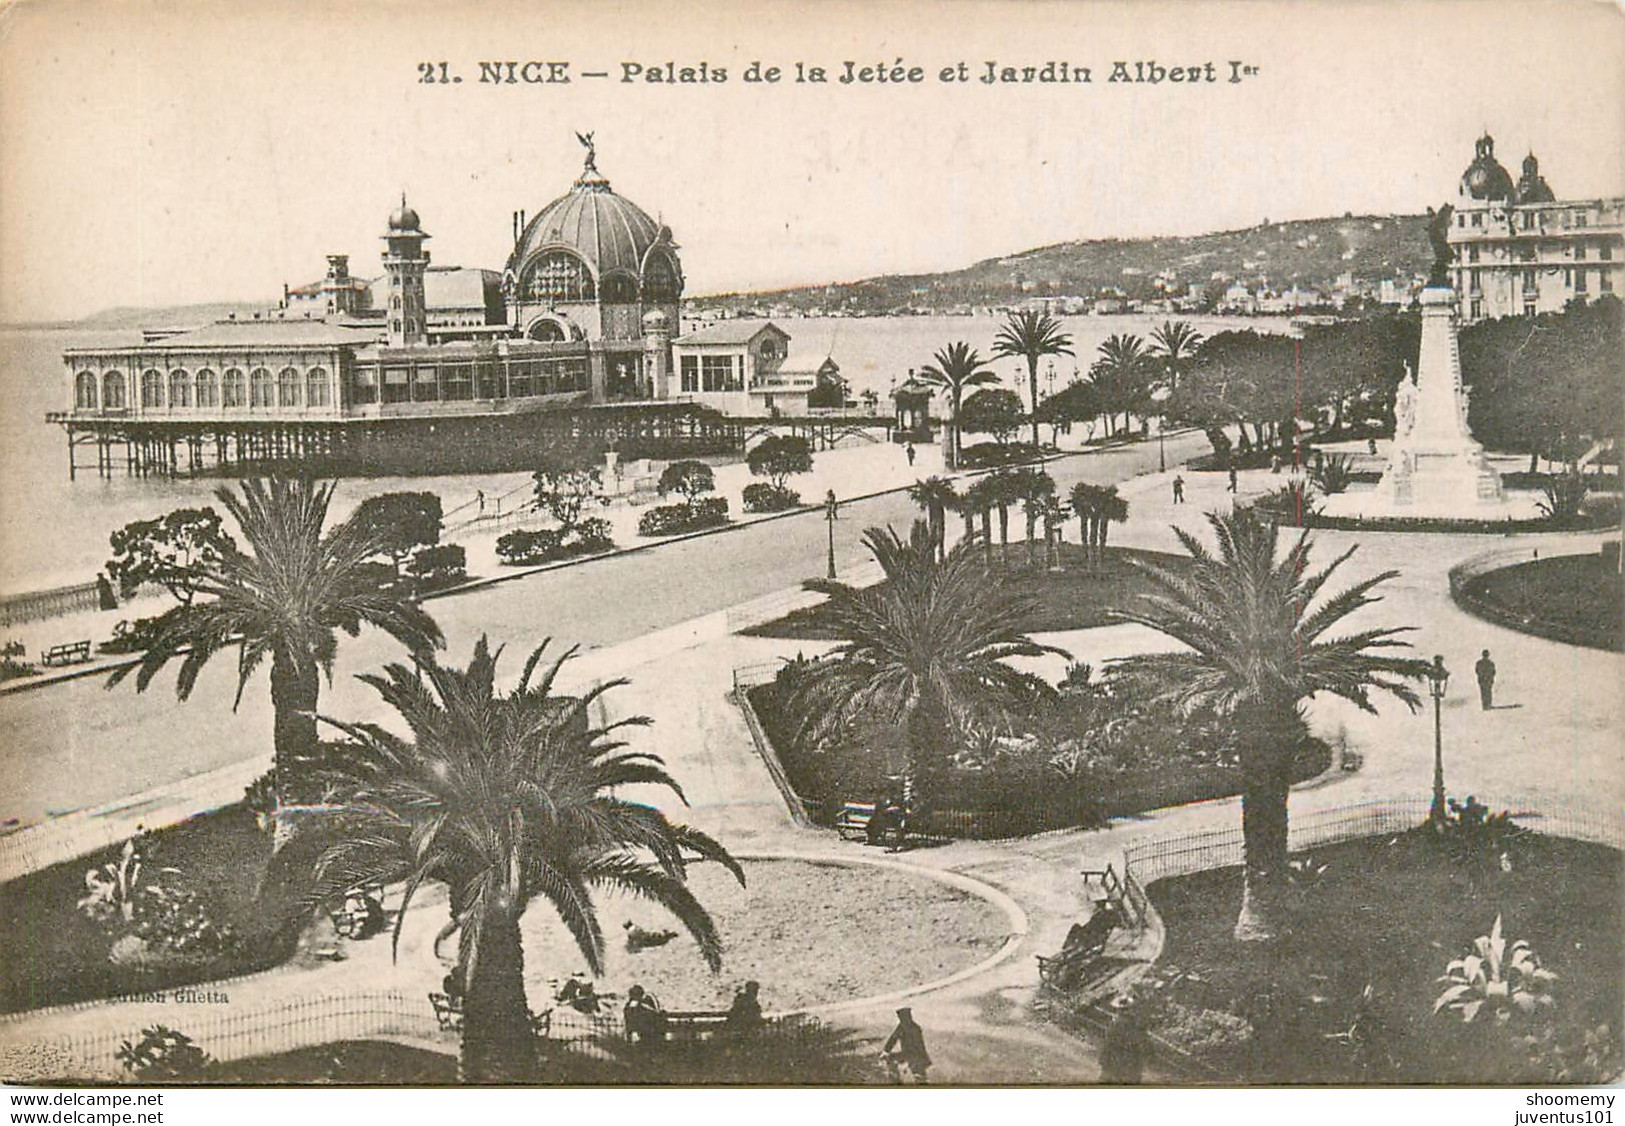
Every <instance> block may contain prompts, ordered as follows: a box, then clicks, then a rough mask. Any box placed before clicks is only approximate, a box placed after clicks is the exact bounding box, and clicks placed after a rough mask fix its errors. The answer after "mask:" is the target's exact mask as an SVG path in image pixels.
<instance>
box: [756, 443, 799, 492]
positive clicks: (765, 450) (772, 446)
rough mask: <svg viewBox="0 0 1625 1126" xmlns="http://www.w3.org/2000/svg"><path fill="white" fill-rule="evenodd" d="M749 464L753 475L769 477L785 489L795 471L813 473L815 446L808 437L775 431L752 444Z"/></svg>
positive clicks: (774, 484) (772, 481) (775, 486)
mask: <svg viewBox="0 0 1625 1126" xmlns="http://www.w3.org/2000/svg"><path fill="white" fill-rule="evenodd" d="M745 464H746V465H748V466H750V472H751V475H752V476H754V477H766V478H767V479H768V480H769V481H770V482H771V483H772V485H773V487H774V488H775V489H783V488H784V483H785V480H786V479H787V478H789V477H790V476H791V475H792V474H795V473H811V472H812V467H813V459H812V447H811V446H809V445H808V444H807V439H805V438H797V437H794V436H792V435H789V434H772V435H769V436H768V437H766V438H764V439H762V440H761V441H760V442H758V443H757V444H756V445H755V446H753V447H751V449H750V451H749V452H748V453H747V454H745Z"/></svg>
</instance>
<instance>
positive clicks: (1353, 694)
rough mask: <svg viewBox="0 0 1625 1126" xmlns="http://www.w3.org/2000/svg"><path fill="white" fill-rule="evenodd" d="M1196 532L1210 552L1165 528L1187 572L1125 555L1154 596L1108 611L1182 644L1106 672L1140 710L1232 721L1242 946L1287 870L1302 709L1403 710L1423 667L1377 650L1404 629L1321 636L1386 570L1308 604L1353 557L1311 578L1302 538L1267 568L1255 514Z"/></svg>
mask: <svg viewBox="0 0 1625 1126" xmlns="http://www.w3.org/2000/svg"><path fill="white" fill-rule="evenodd" d="M1208 523H1209V524H1210V525H1211V526H1212V528H1213V533H1214V537H1215V539H1216V540H1217V543H1218V554H1217V555H1215V554H1213V553H1212V552H1210V551H1209V550H1208V549H1207V548H1206V547H1204V546H1203V545H1202V544H1201V543H1200V542H1199V541H1198V540H1197V539H1196V537H1195V536H1193V535H1191V534H1190V533H1188V532H1185V531H1183V530H1181V529H1179V528H1175V529H1174V533H1175V534H1176V535H1177V536H1178V537H1179V540H1180V542H1181V543H1182V544H1183V545H1184V547H1185V550H1186V552H1187V553H1189V555H1190V557H1191V564H1192V565H1191V567H1190V568H1189V569H1188V570H1173V569H1171V568H1168V567H1166V566H1162V565H1159V564H1156V563H1153V562H1149V561H1145V560H1139V559H1136V560H1133V561H1132V562H1133V565H1134V566H1135V567H1136V568H1137V569H1139V570H1140V571H1141V572H1142V573H1143V574H1144V576H1145V577H1146V579H1148V580H1149V581H1150V583H1151V584H1152V587H1153V592H1152V593H1150V594H1147V595H1146V596H1144V598H1143V599H1142V601H1141V602H1140V603H1139V604H1138V605H1137V606H1135V607H1133V608H1130V609H1126V610H1119V611H1116V612H1115V616H1116V617H1118V618H1120V619H1121V620H1123V621H1129V622H1138V623H1140V624H1141V625H1146V626H1150V627H1151V628H1152V629H1154V630H1157V631H1159V632H1161V633H1164V634H1167V635H1168V636H1169V637H1172V638H1174V639H1175V640H1177V641H1180V642H1183V643H1184V645H1185V646H1186V648H1185V649H1183V650H1181V651H1179V652H1174V653H1158V654H1148V655H1142V656H1137V657H1131V658H1129V659H1128V660H1126V661H1123V662H1121V663H1120V664H1118V665H1117V666H1115V667H1114V669H1113V670H1112V675H1113V676H1114V677H1116V678H1118V679H1119V680H1121V681H1124V682H1125V683H1127V684H1128V685H1129V686H1130V687H1131V688H1137V689H1139V690H1140V691H1142V692H1143V693H1144V695H1143V697H1142V698H1143V699H1144V700H1145V701H1146V703H1147V705H1148V706H1153V707H1155V706H1162V707H1169V708H1172V709H1174V710H1176V711H1177V712H1179V713H1181V714H1187V715H1188V714H1190V713H1193V712H1207V713H1210V714H1217V715H1219V716H1222V717H1227V718H1228V719H1229V721H1230V722H1231V724H1232V725H1233V730H1234V733H1235V737H1236V741H1237V743H1238V744H1239V746H1240V748H1241V770H1242V787H1243V789H1242V805H1241V828H1242V836H1243V842H1244V851H1245V873H1246V877H1245V890H1244V891H1243V894H1242V903H1241V912H1240V915H1239V916H1238V918H1237V920H1236V930H1235V934H1236V938H1237V939H1240V940H1244V941H1245V940H1252V939H1260V938H1268V937H1270V936H1271V934H1272V933H1273V932H1272V926H1271V920H1270V911H1269V907H1270V902H1271V900H1272V898H1273V893H1274V891H1275V888H1276V887H1277V886H1278V883H1279V881H1280V880H1281V879H1283V878H1284V876H1285V874H1286V872H1287V791H1288V788H1289V786H1290V783H1291V769H1292V760H1293V753H1294V750H1295V748H1296V745H1297V743H1298V741H1299V739H1300V738H1301V735H1302V718H1301V715H1300V708H1301V706H1302V705H1303V703H1304V702H1305V701H1307V700H1308V699H1309V698H1310V697H1312V696H1314V695H1315V694H1316V693H1319V692H1327V693H1331V694H1332V695H1334V696H1341V697H1342V698H1344V699H1345V700H1348V701H1350V702H1351V703H1353V704H1354V705H1355V706H1356V707H1359V708H1360V709H1362V710H1363V711H1367V712H1372V713H1373V714H1374V713H1375V712H1376V706H1375V705H1374V704H1373V703H1372V699H1371V698H1372V694H1373V693H1374V692H1387V693H1389V694H1391V695H1393V696H1394V697H1396V698H1397V699H1399V700H1401V701H1403V702H1404V703H1405V705H1406V706H1407V707H1409V708H1411V710H1413V711H1414V710H1415V709H1416V708H1417V706H1418V704H1419V703H1420V700H1419V698H1418V696H1417V694H1416V692H1415V691H1413V690H1412V688H1411V687H1410V685H1408V684H1407V683H1406V681H1407V680H1419V679H1422V678H1424V677H1426V676H1427V675H1428V669H1429V668H1430V667H1431V666H1430V665H1429V664H1428V662H1426V661H1422V660H1418V659H1416V658H1413V657H1398V656H1390V655H1388V654H1387V653H1386V652H1384V651H1385V650H1391V649H1399V648H1409V645H1408V644H1407V643H1406V642H1403V641H1400V640H1398V639H1397V637H1396V635H1398V634H1400V633H1403V632H1405V631H1406V630H1407V629H1408V628H1409V627H1397V628H1367V629H1363V630H1360V631H1358V632H1356V633H1353V634H1349V635H1347V636H1344V637H1336V638H1328V637H1327V636H1326V632H1327V630H1329V629H1330V628H1331V627H1332V626H1333V625H1335V624H1336V623H1338V622H1340V621H1341V620H1342V619H1344V618H1346V617H1348V616H1349V615H1350V614H1352V613H1354V612H1355V611H1357V610H1359V609H1360V608H1362V607H1364V606H1369V605H1372V604H1374V603H1376V602H1380V601H1381V597H1380V596H1377V595H1373V594H1372V593H1371V592H1372V591H1373V590H1374V589H1375V588H1376V587H1378V586H1380V585H1381V584H1382V583H1384V582H1386V581H1387V580H1389V579H1391V578H1393V577H1395V575H1397V574H1398V572H1396V571H1384V572H1383V573H1381V574H1379V575H1375V576H1373V577H1371V578H1368V579H1364V580H1361V581H1360V582H1357V583H1355V584H1354V585H1353V586H1351V587H1348V588H1347V589H1345V590H1343V591H1342V592H1341V593H1338V594H1335V595H1331V596H1329V597H1326V598H1324V599H1323V600H1320V601H1318V602H1317V599H1318V598H1319V596H1320V595H1321V594H1322V592H1323V591H1324V589H1325V587H1326V584H1327V582H1328V581H1329V580H1330V579H1331V577H1332V575H1333V574H1334V573H1335V572H1336V571H1337V569H1338V568H1339V567H1340V566H1342V564H1343V563H1344V562H1345V561H1346V560H1347V559H1348V558H1349V557H1350V556H1351V555H1353V554H1354V548H1350V549H1349V550H1348V551H1346V552H1344V553H1343V554H1342V555H1340V556H1338V557H1337V558H1336V559H1334V560H1333V561H1332V562H1331V564H1330V565H1329V566H1327V567H1325V568H1324V569H1322V570H1320V571H1313V572H1312V571H1311V570H1310V568H1309V549H1310V541H1309V536H1308V533H1303V534H1301V535H1300V536H1299V537H1298V538H1297V540H1296V541H1295V542H1294V543H1293V544H1292V546H1291V547H1290V548H1289V549H1288V550H1287V551H1286V553H1285V554H1284V555H1282V556H1280V558H1279V559H1278V558H1277V554H1278V553H1277V550H1276V549H1277V537H1278V530H1277V528H1276V526H1275V525H1274V524H1273V523H1272V522H1270V521H1269V520H1267V519H1265V518H1264V517H1263V516H1261V515H1259V514H1258V513H1256V512H1253V511H1251V510H1249V509H1238V510H1237V511H1236V512H1234V513H1231V514H1222V513H1210V514H1209V515H1208Z"/></svg>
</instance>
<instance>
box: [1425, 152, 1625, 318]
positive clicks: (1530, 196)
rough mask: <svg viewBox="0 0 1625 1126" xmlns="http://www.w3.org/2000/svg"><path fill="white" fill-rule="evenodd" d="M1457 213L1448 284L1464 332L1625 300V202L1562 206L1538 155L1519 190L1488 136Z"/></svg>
mask: <svg viewBox="0 0 1625 1126" xmlns="http://www.w3.org/2000/svg"><path fill="white" fill-rule="evenodd" d="M1453 207H1454V215H1453V217H1452V220H1451V224H1450V235H1449V243H1450V249H1451V251H1452V253H1453V254H1454V260H1453V261H1452V262H1451V264H1450V271H1451V273H1450V276H1451V284H1452V285H1453V286H1454V287H1455V290H1456V294H1457V296H1458V297H1459V298H1460V300H1461V316H1462V320H1463V322H1466V323H1471V322H1473V321H1478V320H1484V319H1488V318H1495V317H1515V316H1535V315H1537V314H1540V313H1551V312H1558V311H1560V310H1562V309H1563V308H1565V307H1566V306H1567V305H1568V304H1569V302H1571V301H1575V300H1580V301H1589V300H1592V299H1593V298H1596V297H1598V296H1601V295H1603V294H1609V293H1619V292H1621V291H1622V290H1625V198H1620V197H1617V196H1616V197H1611V198H1603V199H1581V200H1559V199H1558V198H1557V195H1556V193H1555V192H1553V191H1552V188H1551V186H1550V185H1549V184H1548V183H1547V182H1546V178H1545V177H1544V176H1542V175H1541V172H1540V161H1539V160H1537V159H1536V158H1535V154H1534V153H1530V154H1529V155H1527V156H1525V157H1524V160H1523V168H1522V175H1521V176H1519V178H1518V181H1517V183H1513V181H1512V176H1511V174H1510V173H1508V172H1507V170H1506V169H1505V168H1504V167H1502V165H1501V163H1500V161H1498V160H1496V158H1495V139H1494V138H1493V137H1491V136H1490V135H1489V134H1488V133H1486V134H1484V135H1483V136H1482V137H1480V138H1479V139H1478V141H1477V142H1476V144H1475V145H1474V148H1473V159H1472V161H1471V163H1469V164H1468V165H1467V168H1466V170H1465V171H1464V172H1463V173H1462V175H1461V182H1460V186H1459V190H1458V192H1457V197H1456V200H1455V202H1454V204H1453Z"/></svg>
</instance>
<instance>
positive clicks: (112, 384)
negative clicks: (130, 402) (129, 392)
mask: <svg viewBox="0 0 1625 1126" xmlns="http://www.w3.org/2000/svg"><path fill="white" fill-rule="evenodd" d="M123 409H124V376H123V375H121V374H119V373H118V372H116V371H110V372H108V373H107V374H106V375H104V376H102V410H104V411H121V410H123Z"/></svg>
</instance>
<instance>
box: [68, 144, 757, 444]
mask: <svg viewBox="0 0 1625 1126" xmlns="http://www.w3.org/2000/svg"><path fill="white" fill-rule="evenodd" d="M580 139H581V141H582V143H583V144H584V145H585V146H586V148H587V156H586V161H585V164H584V166H583V168H582V171H581V174H580V175H579V176H578V177H577V178H576V180H575V182H574V183H573V184H572V185H571V187H570V190H569V191H568V192H567V193H565V194H564V195H562V196H560V197H559V198H557V199H555V200H554V201H553V202H551V203H549V204H548V205H547V206H546V207H544V208H542V210H540V211H539V212H537V213H536V215H535V216H534V217H533V218H530V219H528V220H527V219H526V218H525V215H524V213H523V212H516V213H515V215H514V245H513V250H512V252H511V253H510V254H509V256H508V260H507V263H506V266H505V268H504V269H503V270H502V271H501V273H500V274H499V273H497V272H496V271H488V270H469V269H461V268H457V267H450V268H448V267H444V266H431V264H430V254H429V251H428V250H427V248H426V246H425V244H426V243H427V242H428V241H429V239H430V237H431V236H430V234H429V232H428V230H426V229H425V226H424V221H423V218H422V217H421V216H420V215H419V214H418V212H417V211H416V210H415V209H414V208H413V207H412V206H411V205H410V204H409V203H408V202H407V199H406V197H405V196H404V195H403V196H402V197H401V201H400V204H399V206H398V207H396V208H395V209H394V210H392V211H391V212H390V214H389V215H388V216H387V217H386V219H385V222H384V231H383V233H382V235H381V240H382V242H383V244H384V245H383V254H382V265H383V270H384V273H383V276H382V277H381V278H379V279H377V280H376V281H373V282H371V283H368V282H365V281H363V280H361V279H356V278H352V277H351V276H350V273H349V256H348V255H343V254H334V255H329V256H328V270H327V275H326V277H325V278H324V279H323V280H322V281H320V282H317V283H312V284H311V285H308V286H300V287H299V288H298V289H297V290H295V289H293V288H285V289H284V298H283V301H282V303H281V304H280V305H279V306H278V307H277V308H275V309H272V310H268V311H266V312H265V313H263V314H256V315H255V317H254V318H253V319H252V320H246V319H245V320H237V319H235V318H234V319H231V320H228V321H226V322H220V323H218V324H215V325H206V326H203V327H202V328H199V329H195V330H191V331H187V332H174V331H163V332H153V333H149V334H147V338H146V339H145V340H144V341H143V342H142V343H141V344H138V345H125V346H121V347H114V348H75V349H70V350H68V351H67V352H65V353H64V355H63V362H64V365H65V368H66V378H67V391H68V394H67V401H68V404H69V409H68V410H66V411H63V412H56V413H54V414H53V415H52V416H51V421H54V422H58V423H61V424H62V425H64V427H65V428H66V429H67V431H68V438H69V447H70V458H69V466H70V472H72V471H73V470H74V468H75V460H74V458H75V455H74V453H73V450H74V448H75V447H76V446H78V445H83V444H91V443H93V444H95V445H96V446H97V460H96V465H97V468H98V471H100V472H102V473H103V474H107V473H109V472H111V467H112V465H113V464H114V461H115V459H116V458H117V457H118V451H119V450H120V449H122V454H123V464H124V465H125V466H126V467H127V468H130V469H131V470H132V471H137V472H147V471H152V470H156V471H159V472H169V473H173V472H176V471H177V470H178V469H181V468H188V469H196V468H199V467H205V468H206V467H207V466H208V464H209V463H210V462H211V461H212V462H213V463H214V464H215V465H220V466H223V465H227V464H232V463H239V462H243V461H251V462H256V463H262V462H265V461H275V460H281V459H297V460H302V461H307V462H308V461H311V460H313V459H314V460H316V461H328V462H330V463H331V464H332V465H334V466H335V467H337V468H351V467H356V468H362V469H369V470H384V471H389V472H429V471H435V472H447V471H457V470H472V469H476V468H522V467H524V466H525V465H533V464H534V462H535V460H536V458H537V456H538V453H537V448H538V442H540V443H542V444H543V445H546V444H547V443H549V442H553V441H560V442H565V441H567V442H569V443H570V444H572V446H574V447H576V448H580V447H593V446H595V445H596V446H598V447H600V448H601V447H605V446H611V445H615V446H617V447H618V448H619V449H621V450H622V451H623V452H631V451H633V450H634V449H637V448H639V447H638V443H639V442H644V443H648V444H650V445H651V446H656V447H659V448H660V449H662V450H666V449H672V450H679V451H682V452H687V453H701V452H721V451H723V450H726V449H729V448H731V447H734V446H737V444H738V441H739V433H740V431H739V428H738V426H737V425H736V424H734V423H731V422H729V421H728V420H727V419H726V418H725V416H724V414H723V412H722V411H721V410H719V409H717V408H718V407H721V406H723V405H724V404H722V403H720V402H718V403H701V402H697V401H696V397H695V396H686V395H683V394H682V393H681V383H680V380H679V378H678V377H677V376H676V374H675V372H674V365H673V358H672V357H673V347H672V345H673V337H674V334H675V326H676V325H677V324H678V304H679V302H680V301H681V299H682V293H683V272H682V264H681V261H680V259H679V258H678V254H677V245H676V243H675V241H674V240H673V237H672V232H671V229H670V228H668V227H666V226H665V225H664V224H663V223H660V222H657V221H656V220H655V219H653V218H651V217H650V215H649V214H648V212H646V211H644V210H643V209H642V208H641V207H639V206H638V205H637V204H635V203H633V202H632V201H630V200H628V199H626V198H625V197H624V196H621V195H618V194H616V193H615V191H614V190H613V189H612V188H611V187H610V183H609V180H608V178H607V177H605V176H604V175H603V174H602V173H601V172H599V170H598V167H597V160H596V151H595V148H594V146H593V144H592V135H591V134H586V135H581V136H580ZM752 405H753V406H754V407H760V406H761V403H760V402H754V403H753V404H752Z"/></svg>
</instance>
